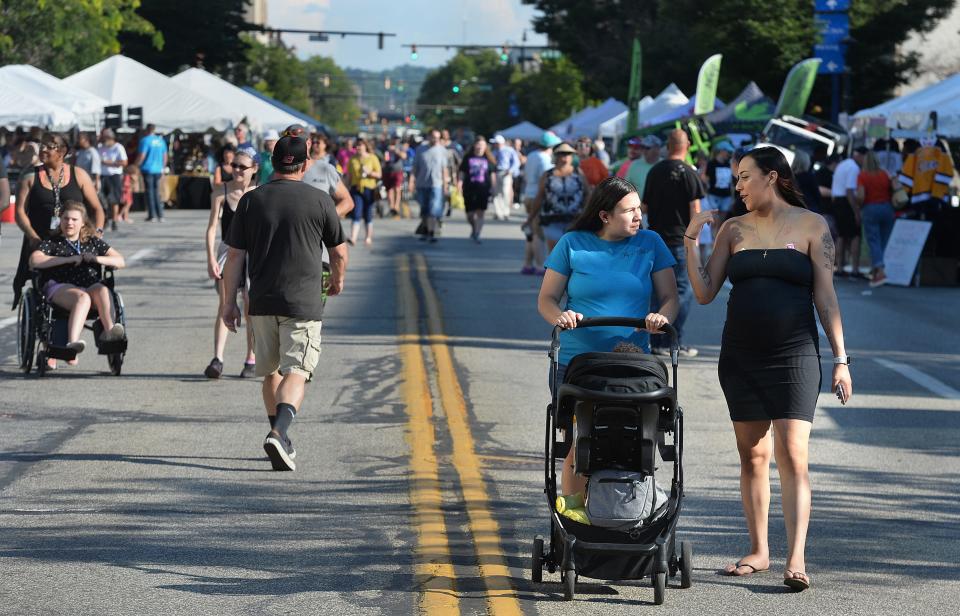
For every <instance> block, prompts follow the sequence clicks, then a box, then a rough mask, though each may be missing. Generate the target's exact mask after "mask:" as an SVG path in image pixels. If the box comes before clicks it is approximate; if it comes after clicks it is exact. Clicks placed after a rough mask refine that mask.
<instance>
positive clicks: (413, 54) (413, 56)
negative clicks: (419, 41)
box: [410, 45, 420, 60]
mask: <svg viewBox="0 0 960 616" xmlns="http://www.w3.org/2000/svg"><path fill="white" fill-rule="evenodd" d="M419 57H420V54H418V53H417V46H416V45H410V59H411V60H416V59H417V58H419Z"/></svg>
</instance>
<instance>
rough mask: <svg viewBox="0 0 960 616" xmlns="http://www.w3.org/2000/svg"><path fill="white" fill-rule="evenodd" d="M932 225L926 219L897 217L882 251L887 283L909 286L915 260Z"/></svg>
mask: <svg viewBox="0 0 960 616" xmlns="http://www.w3.org/2000/svg"><path fill="white" fill-rule="evenodd" d="M932 226H933V223H931V222H930V221H928V220H907V219H905V218H898V219H897V222H895V223H894V225H893V232H892V233H890V240H889V241H888V242H887V248H886V250H884V252H883V265H884V271H885V272H886V274H887V284H895V285H900V286H903V287H909V286H910V281H911V280H912V279H913V273H914V272H915V271H916V270H917V262H918V261H919V260H920V253H921V252H922V251H923V245H924V244H925V243H926V242H927V235H928V234H929V233H930V228H931V227H932Z"/></svg>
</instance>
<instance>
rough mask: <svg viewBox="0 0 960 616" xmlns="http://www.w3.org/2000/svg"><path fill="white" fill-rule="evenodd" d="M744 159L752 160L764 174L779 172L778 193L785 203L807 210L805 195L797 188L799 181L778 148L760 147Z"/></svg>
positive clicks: (751, 151)
mask: <svg viewBox="0 0 960 616" xmlns="http://www.w3.org/2000/svg"><path fill="white" fill-rule="evenodd" d="M744 158H752V159H753V162H754V163H755V164H756V165H757V168H759V169H760V171H762V172H763V173H764V175H767V174H769V173H770V172H771V171H776V172H777V193H778V194H779V195H780V196H781V197H782V198H783V200H784V201H786V202H787V203H789V204H790V205H793V206H796V207H802V208H804V209H806V207H807V204H806V203H805V202H804V200H803V193H802V192H800V189H799V188H797V179H796V178H795V177H794V175H793V169H791V168H790V165H789V164H788V163H787V157H786V156H784V155H783V152H781V151H780V150H779V149H777V148H773V147H766V146H765V147H759V148H754V149H752V150H750V151H749V152H747V153H746V154H745V155H744Z"/></svg>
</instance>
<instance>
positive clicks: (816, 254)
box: [684, 147, 853, 591]
mask: <svg viewBox="0 0 960 616" xmlns="http://www.w3.org/2000/svg"><path fill="white" fill-rule="evenodd" d="M736 187H737V191H738V192H739V193H740V195H741V196H742V197H743V200H744V202H745V203H746V206H747V214H745V215H743V216H736V217H734V218H731V219H730V220H728V221H726V222H725V223H723V225H722V226H721V227H720V230H719V232H718V234H717V242H716V249H715V250H714V252H713V256H712V257H711V258H710V260H709V261H708V262H707V263H706V265H702V264H701V261H700V257H699V253H698V251H697V249H696V243H697V240H696V238H697V236H698V234H699V233H700V229H701V228H702V227H703V225H705V224H707V223H709V222H711V221H712V220H714V216H715V214H714V212H701V213H699V214H696V215H694V216H693V217H692V218H691V220H690V223H689V225H688V226H687V228H686V229H685V230H684V247H685V250H686V253H687V264H686V265H687V270H688V271H687V273H688V275H689V277H690V281H691V285H692V287H693V292H694V294H695V295H696V297H697V301H698V302H699V303H701V304H708V303H710V302H711V301H713V299H714V298H716V296H717V294H718V293H719V292H720V289H721V288H722V287H723V284H724V280H725V279H726V278H727V277H728V276H729V278H730V282H731V283H732V285H733V287H732V289H731V291H730V297H729V300H728V301H727V318H726V324H725V325H724V328H723V338H722V342H721V346H720V361H719V365H718V375H719V379H720V387H721V388H722V389H723V395H724V398H725V399H726V402H727V406H728V408H729V411H730V419H731V420H732V422H733V431H734V435H735V437H736V442H737V451H738V453H739V456H740V496H741V500H742V502H743V510H744V514H745V517H746V520H747V530H748V531H749V536H750V552H749V553H748V554H747V555H746V556H744V557H743V558H741V559H740V560H738V561H736V562H735V563H731V564H729V565H727V566H726V568H725V569H724V570H723V571H724V573H726V574H727V575H735V576H744V575H751V574H753V573H756V572H758V571H766V570H767V569H769V567H770V547H769V543H768V540H767V518H768V514H769V507H770V458H771V456H775V457H776V462H777V472H778V473H779V474H780V487H781V490H780V492H781V500H782V502H783V519H784V523H785V525H786V536H787V558H786V566H785V570H784V573H783V583H784V584H786V585H787V586H789V587H790V588H791V589H792V590H795V591H798V590H804V589H806V588H809V587H810V576H809V574H808V573H807V569H806V561H805V554H804V552H805V547H806V540H807V528H808V525H809V522H810V500H811V499H810V477H809V472H808V458H809V440H810V428H811V426H812V422H813V415H814V410H815V409H816V406H817V396H818V394H819V392H820V381H821V378H822V377H821V369H820V349H819V343H820V336H819V334H818V332H817V322H816V319H815V318H814V308H815V309H816V311H817V313H818V314H819V315H820V323H822V324H823V329H824V331H825V332H826V335H827V338H828V340H829V341H830V346H831V347H832V349H833V355H834V357H833V376H832V378H831V379H830V381H829V382H830V386H831V390H833V391H838V393H839V395H840V397H841V402H843V403H846V402H848V401H849V400H850V398H851V396H852V395H853V384H852V380H851V378H850V369H849V365H850V358H849V357H847V354H846V350H845V347H844V341H843V325H842V322H841V317H840V306H839V303H838V302H837V294H836V292H835V290H834V287H833V259H834V255H835V251H834V245H833V239H832V238H831V236H830V229H829V228H828V227H827V224H826V222H825V221H824V220H823V217H821V216H819V215H817V214H814V213H812V212H809V211H807V210H806V208H805V207H804V203H803V199H802V197H801V196H800V193H799V191H798V190H797V188H796V183H795V181H794V178H793V173H792V172H791V171H790V167H789V166H788V165H787V160H786V158H785V157H784V155H783V154H782V153H781V152H780V151H779V150H778V149H776V148H772V147H763V148H756V149H754V150H752V151H751V152H749V153H748V154H746V156H744V158H743V159H742V160H741V161H740V166H739V177H738V179H737V184H736ZM771 428H772V434H771Z"/></svg>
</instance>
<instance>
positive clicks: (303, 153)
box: [271, 136, 307, 167]
mask: <svg viewBox="0 0 960 616" xmlns="http://www.w3.org/2000/svg"><path fill="white" fill-rule="evenodd" d="M271 158H272V159H273V164H274V166H276V167H280V166H283V167H286V166H289V165H299V164H301V163H303V162H304V161H306V160H307V142H306V141H305V140H304V139H302V138H300V137H290V136H286V137H281V138H280V140H279V141H277V145H275V146H273V156H272V157H271Z"/></svg>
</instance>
